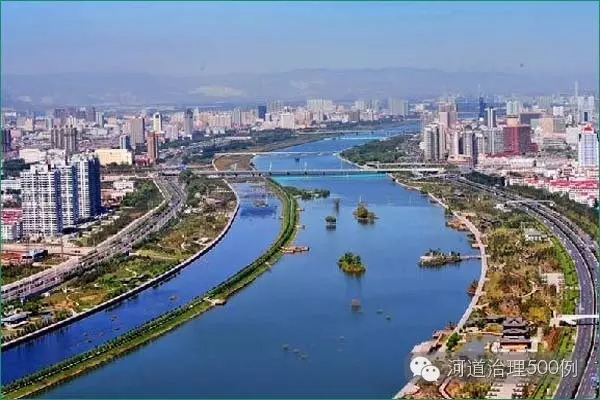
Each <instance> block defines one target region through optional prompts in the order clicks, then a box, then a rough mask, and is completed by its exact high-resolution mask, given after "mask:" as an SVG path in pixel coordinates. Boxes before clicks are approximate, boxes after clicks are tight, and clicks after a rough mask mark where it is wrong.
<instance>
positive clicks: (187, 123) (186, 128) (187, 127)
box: [183, 108, 194, 136]
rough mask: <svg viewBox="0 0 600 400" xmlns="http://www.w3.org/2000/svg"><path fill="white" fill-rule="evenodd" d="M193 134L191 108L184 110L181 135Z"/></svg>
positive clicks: (192, 112) (192, 113)
mask: <svg viewBox="0 0 600 400" xmlns="http://www.w3.org/2000/svg"><path fill="white" fill-rule="evenodd" d="M193 132H194V111H192V109H191V108H188V109H187V110H185V114H184V116H183V133H184V134H185V135H186V136H191V135H192V133H193Z"/></svg>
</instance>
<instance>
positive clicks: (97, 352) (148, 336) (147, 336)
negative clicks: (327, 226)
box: [2, 181, 299, 398]
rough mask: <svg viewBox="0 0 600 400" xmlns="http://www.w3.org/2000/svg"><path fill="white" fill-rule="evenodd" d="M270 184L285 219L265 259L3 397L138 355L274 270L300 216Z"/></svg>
mask: <svg viewBox="0 0 600 400" xmlns="http://www.w3.org/2000/svg"><path fill="white" fill-rule="evenodd" d="M269 183H270V185H271V188H272V189H273V191H274V192H275V193H276V194H277V195H278V197H279V198H280V199H281V201H282V205H283V219H282V228H281V231H280V234H279V235H278V237H277V239H276V240H275V241H274V242H273V244H272V245H271V246H270V247H269V249H268V250H267V251H266V252H265V253H263V255H262V256H260V257H259V258H258V259H257V260H255V261H254V262H252V263H251V264H249V265H248V266H246V267H245V268H243V269H242V270H240V271H239V272H238V273H236V274H235V275H233V276H232V277H230V278H228V279H227V280H226V281H225V282H223V283H221V284H219V285H217V286H216V287H214V288H212V289H211V290H209V291H208V292H206V293H204V294H202V295H200V296H197V297H195V298H194V299H193V300H192V301H190V302H188V303H186V304H184V305H182V306H180V307H178V308H177V309H175V310H172V311H170V312H167V313H165V314H163V315H161V316H159V317H157V318H155V319H153V320H151V321H149V322H147V323H145V324H143V325H141V326H139V327H138V328H135V329H133V330H131V331H129V332H127V333H125V334H124V335H122V336H119V337H118V338H116V339H113V340H111V341H110V342H108V343H105V344H104V345H101V346H99V347H96V348H94V349H92V350H90V351H88V352H86V353H83V354H80V355H78V356H75V357H71V358H69V359H67V360H64V361H62V362H61V363H58V364H55V365H53V366H50V367H48V368H46V369H44V370H41V371H39V372H37V373H35V374H32V375H29V376H27V377H25V378H22V379H19V380H17V381H15V382H13V383H11V384H9V385H6V386H4V387H3V388H2V392H3V396H5V397H8V398H21V397H26V396H32V395H34V394H36V393H39V392H41V391H43V390H45V389H48V388H50V387H52V386H55V385H58V384H60V383H62V382H65V381H67V380H69V379H71V378H73V377H75V376H77V375H80V374H83V373H85V372H87V371H89V370H91V369H94V368H96V367H98V366H100V365H103V364H106V363H108V362H110V361H111V360H113V359H115V358H118V357H120V356H122V355H124V354H127V353H129V352H131V351H134V350H135V349H137V348H139V347H141V346H143V345H145V344H148V343H150V342H152V341H153V340H155V339H156V338H158V337H159V336H162V335H163V334H165V333H167V332H169V331H171V330H173V329H175V328H177V327H178V326H180V325H181V324H183V323H185V322H186V321H189V320H190V319H192V318H194V317H196V316H198V315H201V314H202V313H204V312H205V311H208V310H209V309H211V308H212V307H215V306H218V305H219V303H222V302H224V301H226V300H227V298H229V297H231V296H233V295H234V294H235V293H237V292H238V291H239V290H241V289H242V288H243V287H245V286H247V285H248V284H250V283H251V282H252V281H254V280H255V279H256V278H257V277H258V276H259V275H261V274H262V273H263V272H265V271H267V270H268V269H269V268H271V266H272V265H273V263H275V262H276V261H277V259H278V258H279V257H281V255H282V253H281V251H280V249H281V247H282V246H284V245H287V244H289V243H291V241H292V240H293V239H294V237H295V233H296V224H297V220H298V218H299V214H298V211H297V203H296V201H295V200H294V199H293V198H290V197H289V196H288V195H287V194H286V193H285V191H284V190H283V189H282V188H281V186H280V185H279V184H277V183H276V182H274V181H269Z"/></svg>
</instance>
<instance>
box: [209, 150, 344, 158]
mask: <svg viewBox="0 0 600 400" xmlns="http://www.w3.org/2000/svg"><path fill="white" fill-rule="evenodd" d="M263 154H266V155H270V156H295V155H297V156H325V155H332V154H337V152H333V151H237V152H231V153H215V157H224V156H260V155H263Z"/></svg>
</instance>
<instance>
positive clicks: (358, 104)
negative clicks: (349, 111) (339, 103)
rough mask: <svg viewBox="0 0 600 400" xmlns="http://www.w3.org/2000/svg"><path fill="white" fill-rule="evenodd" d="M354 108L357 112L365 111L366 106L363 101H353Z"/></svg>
mask: <svg viewBox="0 0 600 400" xmlns="http://www.w3.org/2000/svg"><path fill="white" fill-rule="evenodd" d="M354 108H356V109H357V110H358V111H365V110H366V109H367V105H366V103H365V101H364V100H356V101H354Z"/></svg>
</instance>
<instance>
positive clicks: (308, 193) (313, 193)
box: [283, 186, 330, 200]
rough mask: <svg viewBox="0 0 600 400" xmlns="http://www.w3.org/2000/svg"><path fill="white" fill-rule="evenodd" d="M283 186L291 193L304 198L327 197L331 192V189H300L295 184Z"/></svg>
mask: <svg viewBox="0 0 600 400" xmlns="http://www.w3.org/2000/svg"><path fill="white" fill-rule="evenodd" d="M283 188H284V190H285V191H286V192H288V193H289V194H290V195H292V196H294V197H297V198H300V199H302V200H312V199H317V198H327V197H329V194H330V192H329V190H327V189H300V188H297V187H295V186H284V187H283Z"/></svg>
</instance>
